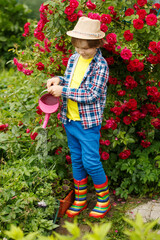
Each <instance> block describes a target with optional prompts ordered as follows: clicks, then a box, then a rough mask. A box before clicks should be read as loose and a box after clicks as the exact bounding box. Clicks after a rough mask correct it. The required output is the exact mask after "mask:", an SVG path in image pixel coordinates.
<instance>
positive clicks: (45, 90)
mask: <svg viewBox="0 0 160 240" xmlns="http://www.w3.org/2000/svg"><path fill="white" fill-rule="evenodd" d="M44 92H48V90H47V89H44V90H43V91H42V92H41V93H40V94H42V93H44Z"/></svg>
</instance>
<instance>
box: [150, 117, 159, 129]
mask: <svg viewBox="0 0 160 240" xmlns="http://www.w3.org/2000/svg"><path fill="white" fill-rule="evenodd" d="M151 124H152V125H153V126H154V127H155V128H156V129H160V119H159V118H154V119H152V120H151Z"/></svg>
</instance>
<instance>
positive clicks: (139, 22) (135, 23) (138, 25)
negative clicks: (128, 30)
mask: <svg viewBox="0 0 160 240" xmlns="http://www.w3.org/2000/svg"><path fill="white" fill-rule="evenodd" d="M143 26H144V22H143V20H142V19H134V20H133V27H134V28H135V29H142V28H143Z"/></svg>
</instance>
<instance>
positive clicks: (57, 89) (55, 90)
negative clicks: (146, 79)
mask: <svg viewBox="0 0 160 240" xmlns="http://www.w3.org/2000/svg"><path fill="white" fill-rule="evenodd" d="M62 88H63V87H62V86H59V85H54V86H51V87H50V88H48V92H49V93H50V94H52V95H53V96H55V97H60V96H61V94H62Z"/></svg>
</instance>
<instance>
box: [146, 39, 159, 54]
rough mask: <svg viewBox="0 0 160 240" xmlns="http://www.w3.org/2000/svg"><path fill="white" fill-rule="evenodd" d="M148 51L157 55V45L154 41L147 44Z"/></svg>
mask: <svg viewBox="0 0 160 240" xmlns="http://www.w3.org/2000/svg"><path fill="white" fill-rule="evenodd" d="M148 49H149V50H151V51H152V52H154V53H157V50H158V49H157V43H156V42H155V41H151V42H150V43H149V47H148Z"/></svg>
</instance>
